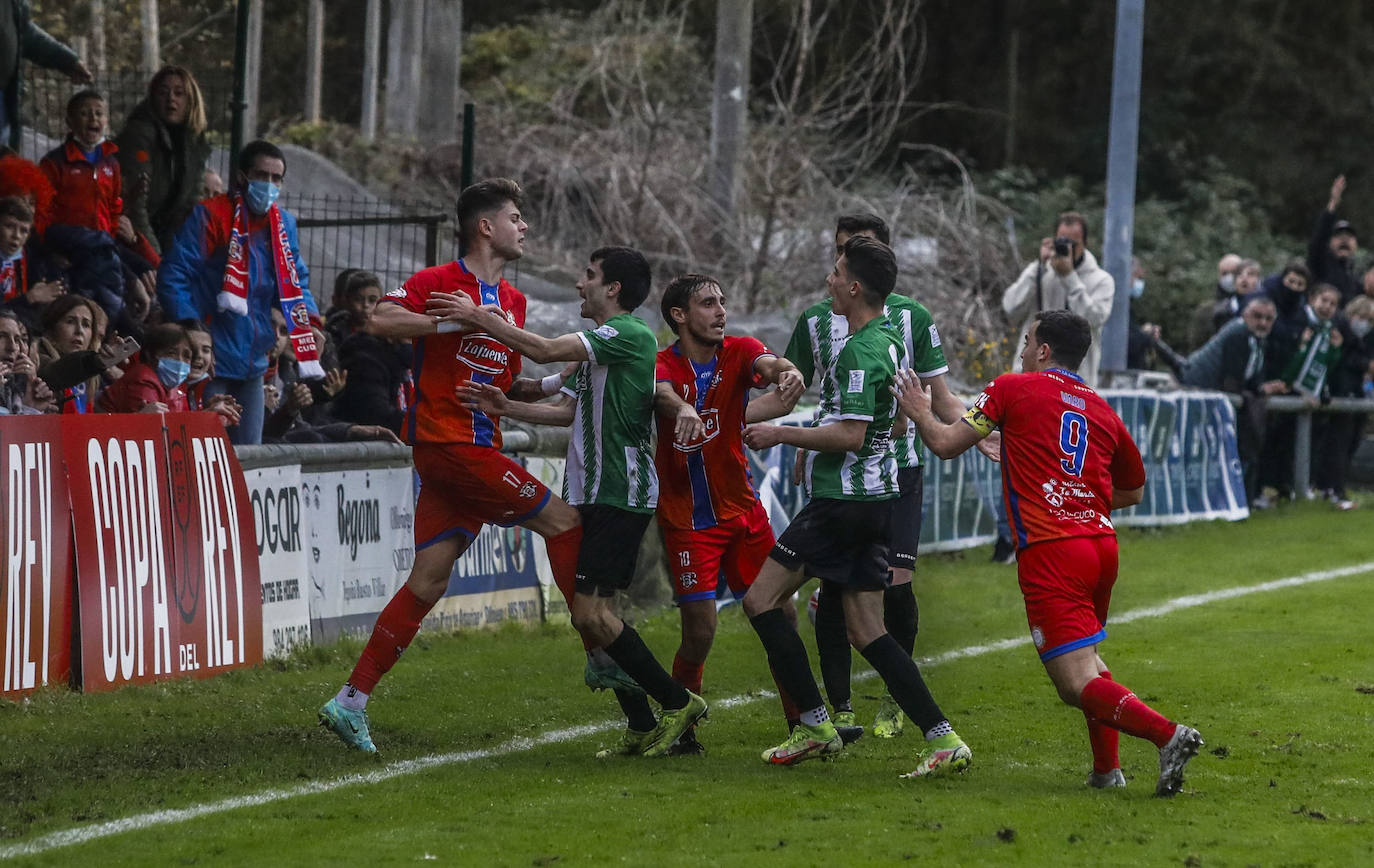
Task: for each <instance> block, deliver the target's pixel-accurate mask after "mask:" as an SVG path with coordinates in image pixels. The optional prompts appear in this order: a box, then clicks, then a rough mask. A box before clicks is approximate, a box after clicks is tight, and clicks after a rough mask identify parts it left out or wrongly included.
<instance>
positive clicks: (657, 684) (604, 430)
mask: <svg viewBox="0 0 1374 868" xmlns="http://www.w3.org/2000/svg"><path fill="white" fill-rule="evenodd" d="M650 277H651V271H650V269H649V263H648V262H647V261H646V260H645V259H644V256H643V254H641V253H639V251H637V250H631V249H630V248H628V247H603V248H600V249H598V250H596V251H593V253H592V255H591V261H590V262H588V264H587V268H586V270H585V272H584V274H583V276H582V279H581V280H579V281H578V283H577V292H578V295H579V296H581V298H582V310H581V313H582V316H584V317H586V318H587V319H590V320H592V322H594V323H595V324H596V325H595V327H594V328H589V329H586V330H585V331H580V332H572V333H569V334H565V335H562V336H560V337H556V338H544V337H541V336H539V335H536V334H533V333H531V332H527V331H525V330H523V329H520V328H516V327H515V326H514V325H513V324H511V323H510V322H508V321H507V320H506V319H505V318H504V317H502V316H501V315H500V314H498V313H494V312H491V311H489V310H487V309H485V308H478V307H477V306H476V305H475V304H474V303H473V302H472V300H471V299H470V298H467V297H466V296H453V297H451V298H450V299H449V300H448V301H447V304H448V305H450V309H446V310H443V311H440V312H442V313H444V314H445V315H446V316H451V317H452V318H453V319H455V320H456V321H459V322H463V323H469V324H471V325H474V326H476V327H478V328H480V329H481V330H482V331H484V332H486V333H487V334H490V335H491V336H492V337H493V338H495V339H496V340H498V341H501V342H502V343H504V344H505V345H506V346H508V347H510V348H511V349H513V350H515V351H517V352H519V353H521V354H522V355H524V356H526V357H527V358H529V359H531V360H533V361H536V362H567V361H571V362H579V363H580V364H579V365H578V367H577V368H576V370H575V372H573V373H572V374H571V375H569V376H568V377H567V378H566V379H565V380H563V381H562V382H561V383H554V384H552V385H556V386H558V389H557V391H558V392H559V393H560V394H559V397H558V399H557V400H556V401H554V402H552V403H539V404H532V403H525V402H522V401H512V400H510V399H509V398H508V397H507V396H506V395H504V394H502V393H501V391H500V390H499V389H496V388H495V387H493V386H491V385H488V384H482V383H476V382H471V381H470V382H469V383H468V384H466V385H465V386H464V387H462V388H461V389H460V390H459V391H460V393H461V394H462V395H463V396H464V399H465V400H467V401H469V402H471V403H472V404H473V405H474V406H476V407H478V408H479V409H481V410H482V411H483V412H486V413H489V414H492V415H499V416H510V417H511V418H513V419H521V420H524V421H527V422H535V423H541V424H546V425H569V426H571V427H572V434H571V437H570V438H569V443H568V465H567V471H566V474H565V476H564V494H563V496H564V498H565V499H566V500H567V501H568V503H570V504H572V505H573V506H575V507H577V511H578V512H579V513H580V514H581V516H582V545H581V548H580V553H579V556H578V562H577V585H576V593H575V594H574V595H573V605H572V621H573V626H574V627H576V628H577V631H578V632H579V633H581V634H582V637H583V639H584V640H585V642H586V643H587V644H588V645H590V646H594V647H600V648H603V649H605V651H606V653H607V654H609V655H610V657H611V658H612V659H613V660H614V661H615V662H616V663H617V664H619V665H620V667H621V668H622V669H624V670H625V672H627V673H629V675H630V676H631V677H632V678H633V679H634V680H635V681H636V682H638V684H639V685H640V686H641V687H642V688H643V689H644V693H647V694H648V695H649V696H652V697H653V698H654V699H655V700H657V701H658V703H659V704H660V705H661V706H662V707H663V713H662V715H661V716H660V717H659V718H657V719H655V717H654V712H653V710H652V708H651V707H650V706H649V703H648V700H646V699H645V697H644V693H638V692H632V691H630V690H625V689H616V691H615V694H616V699H617V700H618V701H619V702H620V706H621V709H622V710H623V711H624V712H625V715H626V718H627V720H628V725H627V728H626V731H625V734H624V736H623V737H622V739H621V742H620V744H619V745H617V746H616V747H615V748H612V749H611V750H609V751H603V754H605V755H610V754H640V753H643V754H644V755H646V756H662V755H664V754H666V753H667V751H668V748H669V747H670V746H671V745H672V744H673V742H674V741H676V740H677V739H678V737H679V736H681V735H682V734H683V733H684V732H686V731H687V730H688V729H690V728H691V726H692V725H693V724H694V723H696V722H697V720H698V719H700V718H701V717H702V716H703V715H705V713H706V701H705V700H703V699H702V698H701V697H700V696H697V695H696V694H695V693H692V692H691V691H689V690H687V688H685V687H684V686H683V685H682V684H681V683H680V682H678V681H676V680H675V679H674V678H673V677H672V676H671V675H669V674H668V672H667V671H666V670H664V668H663V666H662V665H660V664H659V662H658V661H657V660H655V659H654V656H653V653H652V652H651V651H650V650H649V648H648V646H646V645H645V644H644V640H643V639H641V638H640V636H639V634H638V633H637V632H635V630H634V628H633V627H631V626H630V625H628V624H626V623H625V622H624V621H622V620H621V619H620V618H619V617H618V616H617V615H616V614H615V613H614V611H612V606H611V603H612V600H613V599H614V597H615V593H616V591H618V590H623V589H625V588H627V587H629V584H630V581H631V579H633V578H634V566H635V556H636V555H637V554H638V552H639V541H640V539H641V538H642V537H643V535H644V531H645V529H646V528H647V527H648V525H649V520H650V519H651V518H652V516H653V513H654V506H655V504H656V503H657V502H658V476H657V474H656V473H655V471H654V455H653V450H652V449H651V448H650V445H649V438H650V430H651V425H652V422H653V398H654V379H655V364H656V356H657V354H658V342H657V341H656V340H655V338H654V334H653V332H652V331H651V330H650V329H649V326H648V325H647V324H645V322H644V321H643V320H641V319H639V318H638V317H636V316H634V315H633V313H631V312H632V311H633V310H634V309H635V308H636V307H638V306H639V305H640V304H641V303H642V302H643V301H644V299H645V298H647V297H648V295H649V282H650ZM555 379H557V378H555ZM545 391H546V393H549V394H552V393H553V392H554V389H552V388H546V389H545Z"/></svg>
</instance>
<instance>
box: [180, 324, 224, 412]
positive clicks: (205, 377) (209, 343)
mask: <svg viewBox="0 0 1374 868" xmlns="http://www.w3.org/2000/svg"><path fill="white" fill-rule="evenodd" d="M180 325H181V327H182V328H184V329H186V337H187V339H188V340H190V342H191V373H189V374H187V375H186V386H185V388H186V400H187V401H188V402H189V403H190V405H191V409H192V410H200V409H202V408H204V406H205V387H206V385H207V384H209V382H210V378H211V377H213V376H214V375H215V339H214V338H213V337H212V336H211V335H210V330H209V329H208V328H206V327H205V324H204V323H202V322H201V321H200V320H195V319H186V320H182V321H181V323H180Z"/></svg>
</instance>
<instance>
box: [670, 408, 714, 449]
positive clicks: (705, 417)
mask: <svg viewBox="0 0 1374 868" xmlns="http://www.w3.org/2000/svg"><path fill="white" fill-rule="evenodd" d="M701 423H702V424H703V425H704V426H705V429H704V430H703V431H702V434H701V436H700V437H698V438H697V439H695V440H693V441H691V442H690V443H679V442H677V441H676V440H674V441H673V448H674V449H676V450H677V451H679V452H700V451H701V448H702V447H703V446H705V445H706V444H707V443H710V442H711V441H712V440H714V439H716V435H717V434H719V433H720V410H718V409H716V408H715V407H708V408H707V409H705V410H702V411H701Z"/></svg>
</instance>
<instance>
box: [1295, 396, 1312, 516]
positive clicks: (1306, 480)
mask: <svg viewBox="0 0 1374 868" xmlns="http://www.w3.org/2000/svg"><path fill="white" fill-rule="evenodd" d="M1311 485H1312V411H1311V410H1303V411H1302V412H1301V413H1299V414H1298V425H1297V431H1296V432H1295V435H1294V437H1293V496H1294V497H1295V498H1300V497H1306V496H1307V489H1308V488H1310V487H1311Z"/></svg>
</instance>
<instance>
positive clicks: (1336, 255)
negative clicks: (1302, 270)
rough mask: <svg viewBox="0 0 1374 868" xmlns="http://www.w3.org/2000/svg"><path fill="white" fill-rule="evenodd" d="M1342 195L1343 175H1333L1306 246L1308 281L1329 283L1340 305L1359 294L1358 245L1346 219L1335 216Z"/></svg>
mask: <svg viewBox="0 0 1374 868" xmlns="http://www.w3.org/2000/svg"><path fill="white" fill-rule="evenodd" d="M1344 196H1345V175H1337V176H1336V180H1334V181H1332V182H1331V195H1330V196H1329V197H1328V198H1327V200H1326V208H1325V209H1323V210H1322V212H1321V213H1320V214H1318V215H1317V225H1316V227H1315V228H1314V229H1313V230H1312V240H1311V241H1310V242H1308V245H1307V267H1308V268H1309V269H1311V271H1312V281H1313V282H1315V283H1329V284H1331V285H1332V286H1334V287H1336V290H1337V291H1338V292H1339V293H1340V296H1341V302H1342V304H1344V303H1346V302H1349V301H1350V299H1352V298H1354V297H1355V296H1357V295H1359V294H1360V291H1361V286H1360V276H1359V275H1358V274H1357V273H1356V271H1355V256H1356V254H1358V253H1359V250H1360V242H1359V238H1358V237H1357V236H1356V235H1355V227H1354V226H1351V225H1350V221H1349V220H1342V219H1340V218H1338V217H1337V216H1336V210H1337V209H1338V208H1340V207H1341V199H1342V198H1343V197H1344Z"/></svg>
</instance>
